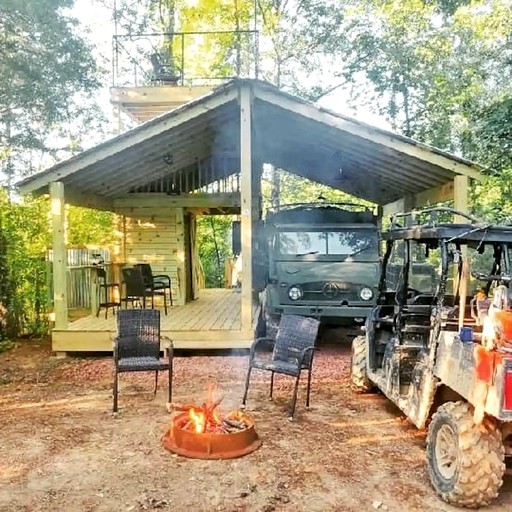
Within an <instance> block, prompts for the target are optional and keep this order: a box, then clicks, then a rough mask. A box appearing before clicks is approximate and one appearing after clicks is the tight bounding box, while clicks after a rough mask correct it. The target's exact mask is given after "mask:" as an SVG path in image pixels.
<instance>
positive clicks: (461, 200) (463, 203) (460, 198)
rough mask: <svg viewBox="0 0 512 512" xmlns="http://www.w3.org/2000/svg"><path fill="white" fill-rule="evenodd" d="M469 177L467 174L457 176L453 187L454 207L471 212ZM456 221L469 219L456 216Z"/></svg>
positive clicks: (463, 211)
mask: <svg viewBox="0 0 512 512" xmlns="http://www.w3.org/2000/svg"><path fill="white" fill-rule="evenodd" d="M468 195H469V179H468V177H467V176H456V177H455V180H454V189H453V208H454V209H455V210H458V211H460V212H462V213H469V205H468ZM455 222H467V219H464V218H463V217H460V216H456V217H455Z"/></svg>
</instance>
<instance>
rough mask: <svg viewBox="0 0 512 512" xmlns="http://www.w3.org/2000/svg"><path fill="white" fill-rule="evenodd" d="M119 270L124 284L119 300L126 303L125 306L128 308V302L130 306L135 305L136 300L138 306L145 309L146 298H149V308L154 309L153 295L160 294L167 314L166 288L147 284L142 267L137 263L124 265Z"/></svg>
mask: <svg viewBox="0 0 512 512" xmlns="http://www.w3.org/2000/svg"><path fill="white" fill-rule="evenodd" d="M121 272H122V274H123V284H124V296H123V297H122V298H121V301H122V302H124V303H125V304H126V308H128V303H129V302H131V304H132V307H134V306H135V302H138V303H139V306H140V307H142V308H144V309H145V308H146V305H147V300H148V299H151V309H154V307H155V295H161V296H162V297H163V298H164V313H165V314H166V315H167V296H166V293H165V290H166V288H160V287H158V286H152V285H151V284H149V282H148V281H147V280H146V279H144V275H143V273H142V269H141V268H140V266H139V265H134V266H133V267H124V268H123V269H121Z"/></svg>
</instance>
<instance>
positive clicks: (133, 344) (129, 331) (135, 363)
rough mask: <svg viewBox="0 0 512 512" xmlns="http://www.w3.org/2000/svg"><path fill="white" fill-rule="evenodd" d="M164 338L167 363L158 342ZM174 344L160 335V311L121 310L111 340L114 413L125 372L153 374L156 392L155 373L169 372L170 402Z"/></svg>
mask: <svg viewBox="0 0 512 512" xmlns="http://www.w3.org/2000/svg"><path fill="white" fill-rule="evenodd" d="M163 339H166V340H167V341H168V346H166V347H165V352H166V356H167V360H165V359H164V360H162V359H160V342H161V340H163ZM173 356H174V353H173V343H172V340H170V339H169V338H164V337H163V336H160V311H158V310H156V309H130V310H120V311H119V313H118V315H117V336H116V338H115V340H114V366H115V377H114V392H113V394H114V407H113V411H114V412H117V398H118V377H119V374H120V373H124V372H152V371H154V372H155V389H154V394H156V391H157V388H158V372H160V371H168V372H169V390H168V402H169V403H171V401H172V364H173Z"/></svg>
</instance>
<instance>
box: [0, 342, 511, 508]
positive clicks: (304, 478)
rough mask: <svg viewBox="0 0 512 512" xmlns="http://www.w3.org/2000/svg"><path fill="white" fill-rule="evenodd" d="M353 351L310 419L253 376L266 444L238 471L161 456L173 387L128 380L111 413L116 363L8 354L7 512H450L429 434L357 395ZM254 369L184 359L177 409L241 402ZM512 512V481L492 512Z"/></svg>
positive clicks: (327, 354)
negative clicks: (433, 474)
mask: <svg viewBox="0 0 512 512" xmlns="http://www.w3.org/2000/svg"><path fill="white" fill-rule="evenodd" d="M349 357H350V356H349V349H348V346H347V345H345V346H339V347H324V348H322V349H321V350H320V351H319V352H318V355H317V357H316V360H315V369H314V374H313V391H312V407H311V409H310V410H309V411H306V410H305V408H304V395H305V393H304V391H305V389H304V387H303V386H302V387H301V391H300V395H299V404H298V413H297V418H296V421H295V422H293V423H291V422H289V421H288V420H287V414H286V411H287V405H288V404H289V399H290V396H291V380H290V379H287V378H277V379H276V390H275V399H274V401H272V402H271V401H269V400H268V398H267V393H268V375H265V374H263V373H261V372H259V374H258V372H256V379H255V380H254V382H253V385H252V386H251V389H250V395H249V402H248V412H249V413H250V414H251V415H252V416H253V418H254V420H255V422H256V428H257V431H258V433H259V435H260V437H261V439H262V440H263V445H262V446H261V448H260V449H259V450H257V451H256V452H254V453H252V454H251V455H249V456H246V457H243V458H241V459H234V460H227V461H203V460H192V459H185V458H181V457H178V456H176V455H173V454H171V453H170V452H168V451H167V450H165V449H163V448H162V445H161V440H160V439H161V436H162V434H163V433H164V432H165V430H166V428H167V426H168V424H169V421H170V415H169V414H168V413H167V410H166V388H165V380H166V379H165V376H163V378H162V379H161V381H162V382H161V387H160V389H159V391H158V394H157V396H156V398H153V395H152V393H151V388H152V381H153V379H152V376H150V375H147V376H146V375H141V374H139V375H134V374H130V375H126V374H125V375H122V376H121V388H120V389H121V395H120V413H119V414H118V416H117V417H115V418H114V417H113V415H112V413H111V412H110V411H111V405H112V399H111V386H112V384H111V381H112V362H111V358H109V357H95V358H91V357H88V358H83V357H82V358H78V357H76V358H68V359H57V358H54V357H52V356H51V352H50V349H49V345H48V343H47V342H34V341H32V342H30V343H29V342H23V343H20V344H19V345H18V346H17V347H16V348H15V349H13V350H11V351H9V352H6V353H3V354H0V436H1V437H0V510H1V511H50V510H51V511H54V510H58V511H61V510H62V511H118V510H119V511H144V510H164V511H165V510H173V511H181V510H183V511H185V510H195V511H228V512H235V511H261V512H269V511H311V512H315V511H322V512H324V511H373V510H389V511H402V510H403V511H452V510H457V509H455V508H453V507H450V506H449V505H447V504H445V503H443V502H442V501H440V500H439V499H438V498H437V496H436V494H435V493H434V491H433V490H432V488H431V487H430V484H429V481H428V476H427V472H426V468H425V455H424V444H425V433H424V432H422V431H418V430H416V429H415V428H414V427H413V426H412V425H410V424H409V423H408V422H407V421H406V420H405V419H404V418H403V416H402V415H401V414H400V413H399V412H398V411H397V410H396V409H395V408H394V407H393V406H391V405H390V404H389V403H388V402H387V401H386V400H385V399H384V398H383V397H382V396H379V395H367V396H355V395H353V394H352V393H351V391H350V389H349V383H348V374H349ZM246 364H247V356H245V355H228V356H226V355H222V356H219V355H215V356H190V355H188V356H179V357H177V359H176V363H175V401H180V402H194V401H195V402H201V400H203V399H204V398H205V396H206V389H207V386H208V384H209V383H216V384H217V386H218V388H219V390H220V391H221V392H222V393H224V394H225V396H226V398H225V400H224V402H223V409H222V410H221V411H223V412H228V411H229V410H231V409H233V408H236V407H237V405H239V403H240V399H241V396H242V383H243V378H244V375H245V370H246ZM511 509H512V477H510V476H507V477H506V480H505V485H504V487H503V488H502V492H501V495H500V498H499V499H498V500H497V501H496V502H495V504H493V505H492V506H490V507H488V508H487V509H486V510H489V511H498V510H501V511H505V510H511Z"/></svg>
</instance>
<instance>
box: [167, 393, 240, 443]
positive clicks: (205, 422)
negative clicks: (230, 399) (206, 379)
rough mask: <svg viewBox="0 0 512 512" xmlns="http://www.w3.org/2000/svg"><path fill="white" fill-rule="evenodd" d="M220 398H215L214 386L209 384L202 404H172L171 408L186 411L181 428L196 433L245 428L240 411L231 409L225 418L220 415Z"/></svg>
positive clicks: (225, 431)
mask: <svg viewBox="0 0 512 512" xmlns="http://www.w3.org/2000/svg"><path fill="white" fill-rule="evenodd" d="M222 400H223V397H221V398H219V399H216V387H215V386H213V385H211V386H209V388H208V398H207V400H206V402H205V403H204V404H203V405H201V406H199V405H182V404H173V406H172V408H173V409H174V410H175V411H181V412H184V413H187V414H186V416H185V419H184V420H183V424H182V425H181V429H182V430H190V431H193V432H195V433H196V434H205V433H216V434H229V433H232V432H236V431H239V430H244V429H246V428H247V426H248V425H247V424H246V423H245V422H244V420H243V414H242V413H241V412H239V411H232V412H231V413H229V414H228V416H227V417H226V418H223V417H222V416H221V414H220V413H219V411H218V410H217V408H218V407H219V405H220V404H221V402H222Z"/></svg>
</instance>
